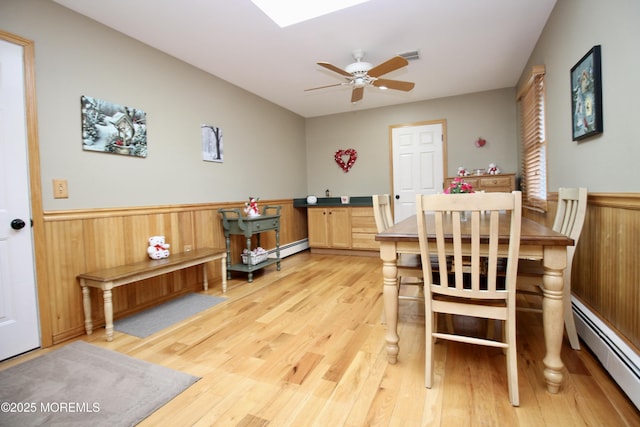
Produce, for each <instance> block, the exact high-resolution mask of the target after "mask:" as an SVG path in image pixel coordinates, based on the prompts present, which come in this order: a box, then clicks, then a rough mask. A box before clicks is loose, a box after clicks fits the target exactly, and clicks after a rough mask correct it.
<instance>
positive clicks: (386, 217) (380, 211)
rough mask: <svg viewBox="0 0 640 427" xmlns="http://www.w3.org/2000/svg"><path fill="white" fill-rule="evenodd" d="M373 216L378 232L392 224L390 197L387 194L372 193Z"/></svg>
mask: <svg viewBox="0 0 640 427" xmlns="http://www.w3.org/2000/svg"><path fill="white" fill-rule="evenodd" d="M372 199H373V216H374V217H375V219H376V228H377V229H378V233H382V232H383V231H384V230H386V229H387V228H389V227H391V226H392V225H393V215H392V214H391V197H389V195H388V194H374V195H373V197H372Z"/></svg>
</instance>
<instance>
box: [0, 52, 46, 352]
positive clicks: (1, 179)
mask: <svg viewBox="0 0 640 427" xmlns="http://www.w3.org/2000/svg"><path fill="white" fill-rule="evenodd" d="M0 70H1V72H0V360H3V359H7V358H9V357H12V356H15V355H18V354H20V353H24V352H26V351H29V350H32V349H34V348H38V347H40V331H39V322H38V308H37V299H36V286H35V261H34V258H33V253H34V252H33V236H32V231H31V207H30V198H29V195H30V192H29V173H28V156H27V134H26V119H25V117H26V114H25V111H26V110H25V92H24V63H23V48H22V46H19V45H16V44H13V43H9V42H7V41H5V40H0Z"/></svg>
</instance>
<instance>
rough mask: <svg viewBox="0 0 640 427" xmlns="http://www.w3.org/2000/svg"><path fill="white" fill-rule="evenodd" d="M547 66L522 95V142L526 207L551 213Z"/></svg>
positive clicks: (535, 74) (533, 74)
mask: <svg viewBox="0 0 640 427" xmlns="http://www.w3.org/2000/svg"><path fill="white" fill-rule="evenodd" d="M544 73H545V70H544V66H536V67H534V68H533V70H532V72H531V77H530V78H529V80H528V81H527V82H526V84H525V85H524V87H523V88H522V89H521V90H520V91H519V92H518V103H519V104H520V139H521V141H522V183H521V187H522V205H523V207H527V208H529V209H534V210H537V211H542V212H546V211H547V140H546V136H545V134H546V133H545V86H544Z"/></svg>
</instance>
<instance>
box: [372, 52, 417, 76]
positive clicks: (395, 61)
mask: <svg viewBox="0 0 640 427" xmlns="http://www.w3.org/2000/svg"><path fill="white" fill-rule="evenodd" d="M407 65H409V61H407V60H406V59H404V58H403V57H402V56H394V57H393V58H391V59H389V60H388V61H385V62H383V63H382V64H380V65H376V66H375V67H373V68H372V69H370V70H369V72H368V73H367V74H369V76H371V77H379V76H381V75H383V74H387V73H390V72H392V71H395V70H397V69H398V68H402V67H406V66H407Z"/></svg>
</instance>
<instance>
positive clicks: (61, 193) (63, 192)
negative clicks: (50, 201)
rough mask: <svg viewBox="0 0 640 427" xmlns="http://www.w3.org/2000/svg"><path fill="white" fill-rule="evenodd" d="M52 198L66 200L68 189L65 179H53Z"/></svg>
mask: <svg viewBox="0 0 640 427" xmlns="http://www.w3.org/2000/svg"><path fill="white" fill-rule="evenodd" d="M53 198H54V199H68V198H69V189H68V188H67V180H66V179H54V180H53Z"/></svg>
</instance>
